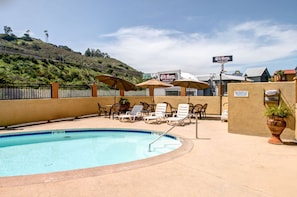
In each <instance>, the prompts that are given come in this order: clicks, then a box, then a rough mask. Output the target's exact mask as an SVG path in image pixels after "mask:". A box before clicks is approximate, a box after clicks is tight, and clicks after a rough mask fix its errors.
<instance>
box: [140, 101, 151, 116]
mask: <svg viewBox="0 0 297 197" xmlns="http://www.w3.org/2000/svg"><path fill="white" fill-rule="evenodd" d="M140 104H141V105H142V106H143V109H142V112H143V113H146V114H149V113H151V112H152V109H151V106H150V105H149V104H148V103H146V102H142V101H141V102H140Z"/></svg>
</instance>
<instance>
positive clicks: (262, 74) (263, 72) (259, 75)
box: [242, 67, 271, 82]
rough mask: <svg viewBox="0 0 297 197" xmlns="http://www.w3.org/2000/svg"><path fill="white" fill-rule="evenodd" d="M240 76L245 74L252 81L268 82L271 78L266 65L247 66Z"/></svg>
mask: <svg viewBox="0 0 297 197" xmlns="http://www.w3.org/2000/svg"><path fill="white" fill-rule="evenodd" d="M242 76H245V77H247V78H248V79H251V80H253V81H254V82H268V81H269V79H270V78H271V76H270V74H269V72H268V70H267V68H266V67H260V68H248V69H246V71H245V72H244V73H243V75H242Z"/></svg>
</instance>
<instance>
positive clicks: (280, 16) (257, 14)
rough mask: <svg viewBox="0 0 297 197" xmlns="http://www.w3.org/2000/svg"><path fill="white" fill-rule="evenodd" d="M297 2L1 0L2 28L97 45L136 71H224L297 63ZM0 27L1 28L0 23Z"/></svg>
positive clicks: (74, 45)
mask: <svg viewBox="0 0 297 197" xmlns="http://www.w3.org/2000/svg"><path fill="white" fill-rule="evenodd" d="M296 8H297V1H296V0H274V1H271V0H248V1H247V0H246V1H239V0H224V1H223V0H125V1H124V0H104V1H103V0H75V1H74V0H0V18H1V20H0V25H1V26H2V30H1V29H0V32H1V33H4V26H9V27H11V28H12V30H13V33H14V34H15V35H16V36H19V37H21V36H23V35H24V33H25V32H26V31H27V30H30V36H31V37H34V38H38V39H41V40H43V41H46V36H45V33H44V31H45V30H47V31H48V40H47V41H48V42H49V43H52V44H55V45H64V46H68V47H69V48H71V49H72V50H74V51H77V52H81V53H82V54H84V52H85V51H86V49H87V48H90V49H99V50H100V51H101V52H105V53H108V54H109V56H110V57H112V58H115V59H118V60H120V61H122V62H124V63H126V64H128V65H129V66H132V67H133V68H135V69H136V70H138V71H141V72H144V73H156V72H160V71H171V70H181V71H182V72H187V73H191V74H194V75H210V74H211V73H219V72H220V71H221V64H219V63H213V62H212V58H213V57H216V56H226V55H232V56H233V61H232V62H228V63H226V64H225V65H224V71H226V72H227V73H233V72H234V71H236V70H239V71H241V72H242V73H243V72H244V71H245V70H246V69H248V68H259V67H266V68H267V69H268V71H269V72H270V74H273V72H274V71H276V70H278V69H295V67H296V66H297V14H296ZM0 28H1V27H0Z"/></svg>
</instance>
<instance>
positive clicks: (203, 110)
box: [201, 103, 207, 118]
mask: <svg viewBox="0 0 297 197" xmlns="http://www.w3.org/2000/svg"><path fill="white" fill-rule="evenodd" d="M206 109H207V103H205V104H204V105H203V107H202V110H201V115H202V117H203V118H206Z"/></svg>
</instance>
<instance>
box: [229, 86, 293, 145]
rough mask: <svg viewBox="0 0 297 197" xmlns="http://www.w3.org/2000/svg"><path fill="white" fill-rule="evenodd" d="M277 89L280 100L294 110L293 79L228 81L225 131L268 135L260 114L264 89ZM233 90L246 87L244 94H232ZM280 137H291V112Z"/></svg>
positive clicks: (262, 109) (262, 111) (263, 118)
mask: <svg viewBox="0 0 297 197" xmlns="http://www.w3.org/2000/svg"><path fill="white" fill-rule="evenodd" d="M272 89H278V90H280V92H281V102H284V103H286V104H287V106H290V107H291V108H292V110H293V111H294V110H295V103H296V96H295V95H296V88H295V82H273V83H269V82H267V83H239V84H237V83H232V84H229V85H228V113H229V114H228V131H229V132H230V133H238V134H247V135H257V136H270V131H269V129H268V128H267V126H266V117H265V116H264V112H265V105H264V91H265V90H272ZM235 91H247V92H248V97H236V96H234V92H235ZM282 138H288V139H295V113H293V116H291V117H290V118H288V119H287V128H286V129H285V130H284V132H283V134H282Z"/></svg>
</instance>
